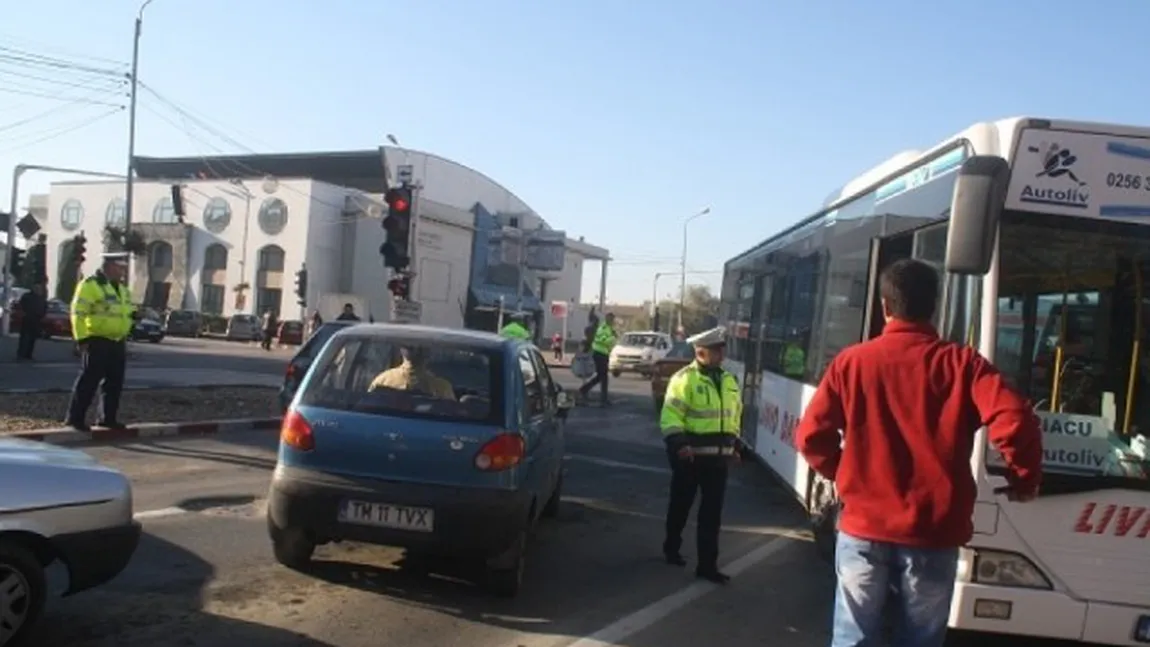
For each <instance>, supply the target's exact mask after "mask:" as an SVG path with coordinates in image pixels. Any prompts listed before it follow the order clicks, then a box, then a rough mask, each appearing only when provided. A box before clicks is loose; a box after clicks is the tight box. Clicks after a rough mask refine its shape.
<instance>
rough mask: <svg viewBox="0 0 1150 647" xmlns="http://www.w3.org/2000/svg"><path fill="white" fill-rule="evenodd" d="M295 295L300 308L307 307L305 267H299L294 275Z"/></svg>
mask: <svg viewBox="0 0 1150 647" xmlns="http://www.w3.org/2000/svg"><path fill="white" fill-rule="evenodd" d="M295 295H296V297H298V298H299V301H298V303H299V304H300V306H301V307H305V306H307V267H301V268H299V271H298V272H296V273H295Z"/></svg>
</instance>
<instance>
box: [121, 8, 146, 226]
mask: <svg viewBox="0 0 1150 647" xmlns="http://www.w3.org/2000/svg"><path fill="white" fill-rule="evenodd" d="M150 4H152V0H144V4H142V5H140V11H139V12H137V13H136V32H135V37H134V38H133V40H132V72H131V75H132V91H131V99H130V100H129V106H128V181H127V183H126V184H125V187H124V201H125V203H126V204H125V205H124V220H125V226H129V227H130V226H131V224H132V195H133V193H134V191H135V173H134V171H135V169H136V162H135V157H136V98H137V94H138V93H139V89H140V34H141V33H143V29H144V9H147V8H148V5H150Z"/></svg>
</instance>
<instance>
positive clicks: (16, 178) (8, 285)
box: [0, 164, 124, 336]
mask: <svg viewBox="0 0 1150 647" xmlns="http://www.w3.org/2000/svg"><path fill="white" fill-rule="evenodd" d="M26 171H48V172H49V173H67V174H69V175H86V176H88V177H105V178H111V179H116V180H122V179H124V176H123V175H115V174H112V173H101V172H99V171H84V170H81V169H74V168H65V167H60V166H41V165H39V164H17V165H16V166H15V168H13V169H12V196H11V202H10V203H9V211H10V213H11V214H12V215H11V216H10V217H9V218H8V249H9V250H11V249H12V247H13V246H15V244H16V209H17V205H19V204H20V177H21V176H23V175H24V173H25V172H26ZM44 271H45V272H47V271H48V268H44ZM11 293H12V254H11V253H8V254H5V255H4V298H8V295H9V294H11ZM2 305H3V311H4V315H3V317H2V318H0V333H3V335H4V336H7V335H9V334H10V333H11V325H12V317H11V313H9V312H8V304H6V303H5V304H2Z"/></svg>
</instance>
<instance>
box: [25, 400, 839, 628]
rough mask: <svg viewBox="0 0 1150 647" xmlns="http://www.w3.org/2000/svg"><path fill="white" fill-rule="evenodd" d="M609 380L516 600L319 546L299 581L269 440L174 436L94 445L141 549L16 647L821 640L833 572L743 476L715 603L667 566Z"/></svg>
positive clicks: (632, 435)
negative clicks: (116, 475)
mask: <svg viewBox="0 0 1150 647" xmlns="http://www.w3.org/2000/svg"><path fill="white" fill-rule="evenodd" d="M625 382H630V384H625ZM617 383H618V384H619V386H620V390H622V391H625V392H629V393H631V394H632V395H630V396H628V395H622V396H620V401H619V402H618V404H617V405H616V406H615V407H612V408H610V409H599V408H595V407H589V408H585V409H584V408H581V409H579V410H577V411H576V412H575V414H574V415H573V418H572V420H571V422H570V424H569V428H568V432H569V439H570V440H569V446H568V460H567V464H566V476H565V498H564V501H563V505H562V508H561V512H560V514H559V517H558V519H555V520H548V521H545V522H544V523H543V524H542V525H541V526H540V528H539V531H538V534H537V537H536V538H535V543H534V544H533V547H532V552H531V553H530V556H529V560H530V561H529V566H528V575H527V578H528V582H527V584H526V587H525V590H524V592H523V594H522V595H521V596H520V597H519V598H517V599H514V600H502V599H498V598H495V597H492V596H490V595H489V594H488V593H486V592H485V591H484V590H483V589H481V588H480V587H478V586H477V585H475V584H474V583H473V582H474V580H475V577H474V575H475V574H474V573H473V572H471V571H470V569H468V568H466V567H464V566H461V565H451V564H409V565H405V564H403V562H402V560H401V555H400V554H399V553H398V552H397V551H395V550H392V549H387V548H377V547H367V546H358V545H350V544H342V545H337V546H328V547H324V548H321V549H320V551H319V554H318V556H319V560H320V561H319V563H318V565H317V567H316V568H315V569H314V570H313V572H311V573H309V574H306V575H305V574H299V573H295V572H292V571H289V570H287V569H285V568H283V567H281V566H279V565H277V564H276V563H275V562H274V560H273V559H272V556H271V550H270V547H269V543H268V539H267V533H266V529H265V525H264V521H263V501H264V497H265V495H266V491H267V487H268V481H269V477H270V471H271V469H272V467H273V465H274V446H275V438H274V434H268V433H267V432H262V433H261V432H254V433H250V434H242V435H233V436H228V437H220V438H217V439H212V440H206V439H195V438H187V439H176V440H172V441H169V442H154V443H137V444H130V445H122V446H117V447H101V448H92V449H90V450H89V451H90V452H91V453H93V454H94V455H96V456H97V457H99V458H100V459H101V460H103V461H106V462H107V463H109V464H112V465H115V466H116V467H118V468H120V469H122V470H124V471H125V472H126V473H127V474H129V475H130V476H131V478H132V479H133V481H134V483H135V487H136V502H135V506H136V510H137V514H138V516H139V517H140V518H141V520H142V522H143V523H144V528H145V533H146V536H145V538H144V540H143V543H142V545H141V547H140V549H139V551H138V553H137V554H136V556H135V558H134V560H133V562H132V564H131V565H130V566H129V568H128V570H127V571H126V572H125V573H124V574H123V575H122V576H120V577H119V578H117V579H116V580H115V581H113V582H112V583H110V584H108V585H106V586H104V587H102V588H99V589H96V590H93V591H90V592H87V593H84V594H82V595H79V596H76V597H73V598H71V599H66V600H57V601H53V603H52V605H51V607H50V609H49V611H48V616H47V617H46V618H45V622H44V623H43V624H42V626H41V629H40V631H39V634H38V635H36V636H35V637H34V639H33V640H32V641H31V643H30V644H34V645H52V646H54V647H97V646H105V645H107V646H112V645H123V646H139V647H144V646H149V647H150V646H153V645H180V646H189V647H190V646H198V645H204V646H208V645H210V646H213V647H225V646H229V645H242V646H243V647H263V646H268V647H271V646H273V645H274V646H276V647H280V646H300V647H303V646H308V647H319V646H321V645H330V646H337V647H375V646H378V645H410V646H412V647H416V646H422V645H425V646H427V647H447V646H451V645H460V646H464V645H466V646H467V647H520V646H521V647H543V646H549V645H569V644H573V645H575V647H591V646H592V645H596V646H597V645H610V644H620V645H628V646H629V647H676V646H678V645H683V646H684V647H685V646H686V645H688V644H697V642H698V639H699V637H700V636H702V635H703V634H702V633H700V629H701V627H698V626H696V625H698V624H699V623H700V622H703V623H704V624H706V625H707V626H709V627H710V629H709V630H708V632H707V634H706V635H707V636H708V637H710V638H712V639H715V640H717V641H721V642H723V641H725V642H726V644H728V645H729V646H731V647H740V646H741V645H743V644H746V645H748V647H749V646H750V645H752V644H754V645H760V644H762V643H763V640H764V638H769V637H771V636H778V635H779V634H780V632H783V633H785V634H786V635H787V636H788V637H789V640H788V641H787V644H788V645H795V646H796V647H805V646H807V645H811V646H814V645H824V644H826V632H825V628H826V625H827V622H826V620H827V618H826V615H827V611H828V609H829V604H830V598H829V592H830V572H829V570H828V569H827V568H826V567H825V566H822V565H819V564H818V563H817V562H816V561H814V557H813V548H812V546H811V545H810V543H809V542H808V541H806V540H805V539H804V537H803V536H802V535H801V516H800V515H799V513H798V510H797V509H796V508H795V507H794V506H793V504H792V503H791V502H790V501H789V500H787V499H786V498H785V497H783V496H782V494H781V493H780V491H779V490H777V489H776V488H774V487H773V486H772V485H771V484H769V483H768V482H767V481H766V480H765V477H764V476H763V474H762V473H761V472H760V471H759V470H758V469H757V468H755V467H754V466H744V467H743V468H740V469H739V470H738V471H737V472H736V475H735V476H734V479H733V481H732V485H731V488H730V494H729V496H728V502H727V507H726V516H725V521H726V524H727V529H726V532H725V533H724V536H723V553H724V560H725V561H727V562H728V563H729V564H732V565H731V566H729V568H730V570H731V571H732V574H735V575H736V579H735V581H734V582H733V583H732V584H731V585H730V586H729V587H727V588H725V589H723V590H719V589H718V587H715V586H714V585H710V584H706V583H702V582H697V581H696V580H695V579H694V578H693V576H692V575H693V573H692V571H691V567H688V568H687V569H681V568H674V567H670V566H667V565H665V564H663V563H662V561H661V559H660V543H661V540H662V516H663V512H664V508H665V506H666V487H667V473H666V469H665V459H664V457H663V454H662V451H661V446H660V441H659V437H658V432H657V430H656V428H655V426H654V424H653V415H652V413H651V411H650V404H649V399H646V398H643V397H641V396H642V394H644V393H645V390H646V388H647V383H646V382H641V381H639V380H628V379H627V378H624V379H623V380H619V381H617ZM685 539H686V544H687V545H686V547H685V549H686V550H685V552H686V553H687V554H688V555H691V554H692V551H693V537H692V536H691V532H690V529H689V531H688V533H687V537H686V538H685ZM428 571H430V572H428Z"/></svg>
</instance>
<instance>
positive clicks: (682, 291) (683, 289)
mask: <svg viewBox="0 0 1150 647" xmlns="http://www.w3.org/2000/svg"><path fill="white" fill-rule="evenodd" d="M709 213H711V208H710V207H707V208H706V209H703V210H702V211H700V212H699V213H696V214H695V215H693V216H691V217H690V218H687V219H686V220H684V221H683V255H682V256H681V257H680V258H679V328H682V327H683V306H684V305H685V302H686V299H687V225H688V224H690V223H691V221H692V220H694V219H695V218H698V217H700V216H705V215H707V214H709Z"/></svg>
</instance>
